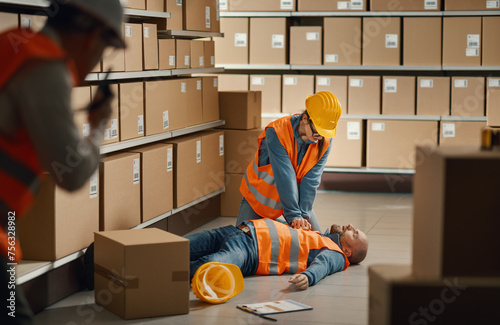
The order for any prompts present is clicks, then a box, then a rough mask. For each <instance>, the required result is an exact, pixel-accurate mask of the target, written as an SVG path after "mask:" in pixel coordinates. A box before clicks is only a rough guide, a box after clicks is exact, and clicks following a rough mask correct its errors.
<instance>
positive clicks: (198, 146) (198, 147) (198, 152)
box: [196, 140, 201, 164]
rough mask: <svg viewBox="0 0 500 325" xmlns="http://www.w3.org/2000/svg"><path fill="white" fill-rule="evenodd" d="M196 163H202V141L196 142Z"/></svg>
mask: <svg viewBox="0 0 500 325" xmlns="http://www.w3.org/2000/svg"><path fill="white" fill-rule="evenodd" d="M196 163H197V164H198V163H201V140H198V141H196Z"/></svg>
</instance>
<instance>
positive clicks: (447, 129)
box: [443, 123, 455, 138]
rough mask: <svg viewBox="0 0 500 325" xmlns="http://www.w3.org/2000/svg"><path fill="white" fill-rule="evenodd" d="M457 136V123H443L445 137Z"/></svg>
mask: <svg viewBox="0 0 500 325" xmlns="http://www.w3.org/2000/svg"><path fill="white" fill-rule="evenodd" d="M454 137H455V123H443V138H454Z"/></svg>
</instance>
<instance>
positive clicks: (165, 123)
mask: <svg viewBox="0 0 500 325" xmlns="http://www.w3.org/2000/svg"><path fill="white" fill-rule="evenodd" d="M168 127H169V122H168V111H165V112H163V130H165V129H168Z"/></svg>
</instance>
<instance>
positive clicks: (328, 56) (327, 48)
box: [323, 17, 362, 65]
mask: <svg viewBox="0 0 500 325" xmlns="http://www.w3.org/2000/svg"><path fill="white" fill-rule="evenodd" d="M323 25H324V30H325V31H324V33H325V37H324V39H323V64H324V65H361V34H362V32H361V18H360V17H342V18H339V17H325V18H324V24H323Z"/></svg>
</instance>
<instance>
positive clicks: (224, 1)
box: [219, 0, 229, 10]
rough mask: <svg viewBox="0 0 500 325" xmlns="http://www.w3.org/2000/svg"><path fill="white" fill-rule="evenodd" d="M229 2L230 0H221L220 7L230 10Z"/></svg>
mask: <svg viewBox="0 0 500 325" xmlns="http://www.w3.org/2000/svg"><path fill="white" fill-rule="evenodd" d="M227 2H228V0H219V8H220V10H229V7H228V5H227Z"/></svg>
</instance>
